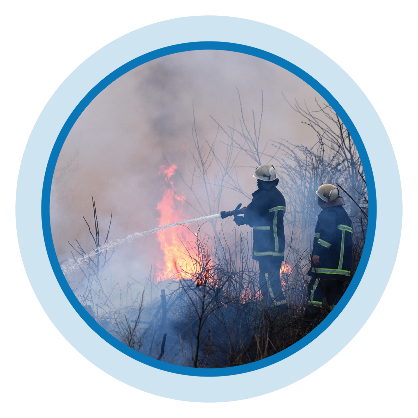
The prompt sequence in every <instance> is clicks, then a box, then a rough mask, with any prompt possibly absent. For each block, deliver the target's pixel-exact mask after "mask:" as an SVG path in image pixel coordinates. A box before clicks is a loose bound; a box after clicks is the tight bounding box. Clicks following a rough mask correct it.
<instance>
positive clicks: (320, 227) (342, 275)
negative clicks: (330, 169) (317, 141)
mask: <svg viewBox="0 0 418 418" xmlns="http://www.w3.org/2000/svg"><path fill="white" fill-rule="evenodd" d="M316 194H317V196H318V205H319V206H320V207H321V208H322V211H321V213H320V214H319V216H318V222H317V224H316V228H315V235H314V242H313V250H312V262H311V268H310V270H309V272H308V275H309V276H311V282H310V283H309V286H308V307H307V315H308V316H311V317H314V316H316V315H317V314H318V313H319V309H318V308H321V307H322V305H323V303H324V302H325V303H326V304H327V305H328V306H329V308H330V309H332V308H333V307H334V306H335V305H336V304H337V303H338V301H339V300H340V299H341V297H342V295H343V294H344V291H345V289H346V287H347V285H348V283H349V281H350V278H351V261H352V247H353V239H352V236H353V226H352V222H351V219H350V218H349V216H348V214H347V212H346V211H345V210H344V208H343V205H344V199H343V198H342V197H341V196H339V192H338V188H337V187H335V186H334V185H332V184H323V185H322V186H320V187H319V189H318V191H317V192H316Z"/></svg>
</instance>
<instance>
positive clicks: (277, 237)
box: [244, 187, 286, 261]
mask: <svg viewBox="0 0 418 418" xmlns="http://www.w3.org/2000/svg"><path fill="white" fill-rule="evenodd" d="M252 196H253V199H252V201H251V203H250V204H249V205H248V206H247V208H246V209H245V211H244V221H245V223H246V224H247V225H249V226H251V227H252V228H253V251H254V253H253V258H254V259H256V260H262V259H266V257H268V256H271V257H284V250H285V238H284V226H283V217H284V213H285V211H286V202H285V198H284V196H283V195H282V193H281V192H280V191H279V190H278V189H277V188H276V187H272V188H271V189H258V190H256V191H255V192H254V193H253V194H252ZM277 261H279V260H278V259H277Z"/></svg>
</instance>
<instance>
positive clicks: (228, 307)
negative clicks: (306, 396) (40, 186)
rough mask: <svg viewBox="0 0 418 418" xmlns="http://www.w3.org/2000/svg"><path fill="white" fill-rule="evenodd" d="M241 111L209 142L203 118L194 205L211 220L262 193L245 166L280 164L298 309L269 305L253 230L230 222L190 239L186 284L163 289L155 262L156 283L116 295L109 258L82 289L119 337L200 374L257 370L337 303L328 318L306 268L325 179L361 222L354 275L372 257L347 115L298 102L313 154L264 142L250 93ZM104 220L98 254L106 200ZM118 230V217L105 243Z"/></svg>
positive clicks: (182, 277) (290, 296) (204, 228)
mask: <svg viewBox="0 0 418 418" xmlns="http://www.w3.org/2000/svg"><path fill="white" fill-rule="evenodd" d="M238 97H239V95H238ZM261 102H263V100H262V99H261ZM239 104H240V109H241V116H240V119H239V121H238V123H234V124H233V125H232V126H228V127H225V126H221V125H220V124H218V123H217V122H216V120H214V121H215V123H217V125H218V128H219V129H218V135H217V136H216V138H215V139H213V140H212V141H204V140H201V139H200V137H199V133H198V129H197V123H196V121H194V123H193V127H192V138H193V148H192V149H191V150H190V152H191V154H192V156H193V161H194V165H193V166H192V167H190V172H189V173H184V172H178V174H179V176H180V178H181V179H182V180H183V182H184V185H185V186H186V188H187V189H188V191H189V192H190V193H189V196H190V198H188V199H187V200H186V203H188V204H189V205H190V207H191V208H193V209H194V210H195V211H196V214H200V215H210V214H213V213H217V212H219V211H220V209H221V206H222V204H223V202H224V199H225V194H226V193H230V192H234V193H238V194H241V195H242V196H243V198H245V200H247V199H249V198H250V196H249V194H248V191H247V190H243V188H242V187H241V185H240V181H239V178H240V177H239V175H238V174H239V170H240V169H245V170H253V169H254V167H255V166H258V165H261V164H273V165H275V167H276V169H278V171H279V173H280V174H279V177H280V184H279V188H280V190H281V191H282V192H283V194H284V195H285V198H286V206H287V208H286V215H285V236H286V253H285V263H286V268H285V269H283V271H282V272H281V282H282V288H283V291H284V294H285V296H286V301H287V309H284V308H283V307H282V306H275V305H274V303H272V304H271V305H266V304H265V303H264V302H263V300H262V297H261V292H260V289H259V282H258V263H257V262H254V261H253V259H252V257H251V254H252V248H251V243H252V237H251V231H250V230H249V229H247V230H245V229H244V230H242V229H241V230H240V229H239V228H236V227H235V226H231V225H232V222H230V223H229V227H227V226H225V225H223V224H222V225H220V224H219V222H218V223H217V221H216V220H213V221H210V222H208V223H207V224H206V225H199V227H198V230H197V231H196V230H193V231H192V232H193V236H194V237H195V238H194V239H193V240H190V241H184V240H183V241H182V249H181V252H182V254H183V256H184V257H185V258H187V259H188V260H189V262H191V264H190V268H188V269H187V271H185V270H182V269H181V267H180V266H179V264H176V263H175V261H173V262H174V263H175V266H176V272H177V277H174V278H167V279H168V280H165V281H163V282H158V281H157V280H156V273H155V267H152V268H151V271H150V274H149V277H148V278H147V280H146V282H145V283H146V284H145V286H144V285H143V282H141V286H142V287H141V286H139V282H138V281H135V280H134V279H132V280H133V281H134V282H135V283H134V284H133V285H132V284H131V285H127V288H126V289H124V290H122V288H121V287H120V285H115V287H114V288H113V289H112V291H111V292H110V293H109V292H107V293H106V292H105V291H104V290H103V286H102V283H101V280H102V275H103V270H104V269H105V268H106V265H107V263H108V262H109V260H110V257H111V254H108V253H104V254H101V255H97V256H96V257H93V258H92V259H91V260H90V261H89V262H88V263H87V264H86V266H85V267H83V269H82V270H81V275H82V280H79V281H78V282H77V286H75V285H74V287H73V290H74V292H75V294H76V295H77V297H78V299H79V301H80V302H81V304H82V305H83V306H84V307H85V308H86V309H87V310H88V311H89V313H90V314H91V315H92V316H93V318H94V319H95V320H96V321H97V322H98V323H99V324H100V325H101V326H103V327H104V328H105V329H106V330H107V331H108V332H109V333H111V334H112V335H113V336H114V337H115V338H117V339H118V340H120V341H121V342H123V343H124V344H126V345H127V346H128V347H130V348H132V349H133V350H136V351H138V352H140V353H142V354H145V355H147V356H150V357H153V358H155V359H158V360H161V361H165V362H168V363H172V364H177V365H182V366H188V367H195V368H198V367H203V368H214V367H215V368H219V367H233V366H238V365H242V364H247V363H251V362H254V361H258V360H261V359H264V358H267V357H269V356H271V355H274V354H276V353H279V352H280V351H282V350H284V349H286V348H288V347H290V346H291V345H293V344H295V343H296V342H297V341H299V340H301V339H302V338H303V337H305V336H306V335H307V334H308V333H309V332H310V331H312V329H313V328H315V327H316V326H317V325H318V324H319V323H320V322H321V321H322V320H323V319H324V318H325V317H326V316H327V315H328V313H329V312H330V308H329V307H327V305H326V303H324V304H323V308H322V311H321V315H320V317H319V318H318V319H317V320H315V321H314V322H311V323H309V322H306V321H305V320H304V309H305V305H306V302H307V284H308V280H309V279H308V276H307V275H306V272H307V270H308V268H309V266H310V254H311V251H312V248H311V246H312V239H313V233H314V227H315V223H316V218H317V216H318V214H319V212H320V209H319V207H318V206H317V203H316V198H315V191H316V190H317V189H318V187H319V186H320V185H321V184H322V183H332V184H336V185H338V187H339V189H340V191H341V195H342V196H343V197H344V199H345V202H346V205H345V208H346V210H347V212H348V214H349V215H350V217H351V219H352V221H353V231H354V235H353V269H352V275H354V273H355V271H356V268H357V266H358V264H359V262H360V259H361V256H362V252H363V247H364V243H365V240H366V235H367V220H368V194H367V184H366V179H365V175H364V171H363V166H362V164H361V161H360V157H359V154H358V151H357V149H356V147H355V146H354V142H353V139H352V137H351V135H350V133H349V131H348V130H347V128H346V127H345V125H344V124H343V122H342V121H341V119H340V118H339V116H338V115H337V114H336V113H335V111H334V110H333V109H332V108H331V107H330V106H329V105H328V104H326V103H325V104H320V103H319V102H317V103H316V106H315V108H314V109H308V108H307V107H306V106H304V107H302V106H301V105H300V104H299V103H298V102H295V103H294V104H291V103H289V105H290V106H291V107H292V108H293V110H294V111H295V112H297V113H298V114H299V115H300V116H301V123H303V124H304V126H305V127H306V135H314V136H315V138H316V143H315V145H313V146H311V147H307V146H304V145H295V144H294V143H291V142H289V141H286V140H285V139H274V140H263V139H262V134H261V128H262V119H263V109H262V106H261V113H260V115H259V117H258V118H257V117H256V116H255V113H254V112H252V114H251V115H252V116H251V118H250V119H251V122H249V123H248V122H247V121H246V118H245V117H244V109H243V106H242V103H241V98H240V97H239ZM238 157H240V161H242V160H243V159H244V160H245V161H247V166H245V167H238V166H237V161H238ZM202 191H203V196H202ZM93 220H94V228H91V227H90V225H89V223H88V222H87V221H86V220H85V222H86V225H87V227H88V230H89V233H90V236H91V238H92V240H93V243H94V246H95V247H98V246H99V245H100V240H99V238H100V231H99V223H98V219H97V212H96V207H95V202H94V200H93ZM110 226H111V221H110V222H109V226H108V228H107V234H106V238H105V241H104V242H106V241H107V239H108V236H109V230H110ZM180 228H186V227H180ZM71 246H72V249H73V257H76V256H78V255H84V254H86V251H85V250H84V249H83V247H82V246H81V245H80V244H79V243H78V242H77V241H76V244H71ZM70 285H71V283H70ZM139 287H141V289H139ZM117 291H118V292H119V294H120V295H121V296H120V303H119V305H118V306H116V304H115V303H114V297H112V296H114V294H113V293H114V292H117ZM122 293H124V302H123V303H122ZM144 295H145V296H144Z"/></svg>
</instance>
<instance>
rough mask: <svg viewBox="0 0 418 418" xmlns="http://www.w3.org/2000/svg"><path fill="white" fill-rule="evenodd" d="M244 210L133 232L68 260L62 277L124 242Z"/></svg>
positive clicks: (238, 208)
mask: <svg viewBox="0 0 418 418" xmlns="http://www.w3.org/2000/svg"><path fill="white" fill-rule="evenodd" d="M244 210H245V208H242V209H241V203H240V204H239V205H238V206H237V207H236V208H235V209H234V210H231V211H228V212H225V211H222V212H221V213H216V214H215V215H209V216H202V217H200V218H193V219H189V220H187V221H180V222H175V223H173V224H169V225H164V226H159V227H158V228H153V229H149V230H148V231H144V232H135V234H131V235H128V236H127V237H126V238H123V239H118V240H116V241H109V242H107V243H106V244H103V245H101V246H100V247H97V248H95V249H94V250H93V251H91V252H89V253H88V254H85V255H83V256H82V257H78V258H75V259H73V260H70V261H69V262H68V263H67V264H65V265H63V266H61V269H62V272H63V273H64V275H67V274H68V273H71V272H72V271H74V270H78V269H79V268H80V266H81V265H83V264H84V263H88V262H89V261H91V259H92V258H93V257H95V256H97V255H99V254H101V253H104V252H106V251H109V250H111V249H112V248H114V247H117V246H118V245H121V244H124V243H125V242H132V241H133V240H134V239H136V238H140V237H144V236H145V235H149V234H155V233H156V232H158V231H162V230H163V229H167V228H171V227H173V226H180V225H186V224H192V223H194V222H201V221H208V220H210V219H216V218H222V219H225V218H227V217H228V216H236V215H238V214H242V213H244Z"/></svg>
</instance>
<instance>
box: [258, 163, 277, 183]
mask: <svg viewBox="0 0 418 418" xmlns="http://www.w3.org/2000/svg"><path fill="white" fill-rule="evenodd" d="M253 177H254V178H256V179H257V180H262V181H274V180H276V178H277V176H276V169H275V168H274V167H273V166H272V165H271V164H270V165H260V167H257V168H256V169H255V172H254V175H253Z"/></svg>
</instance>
